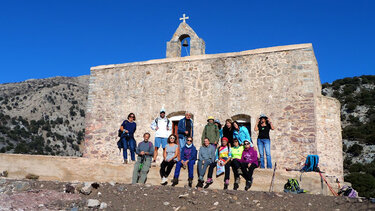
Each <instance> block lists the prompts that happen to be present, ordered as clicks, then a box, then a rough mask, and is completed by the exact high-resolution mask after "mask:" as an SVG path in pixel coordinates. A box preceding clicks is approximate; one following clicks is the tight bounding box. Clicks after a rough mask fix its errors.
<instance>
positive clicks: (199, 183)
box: [195, 179, 204, 188]
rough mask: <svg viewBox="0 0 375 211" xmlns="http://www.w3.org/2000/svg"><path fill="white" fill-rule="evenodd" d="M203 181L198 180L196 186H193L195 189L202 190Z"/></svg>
mask: <svg viewBox="0 0 375 211" xmlns="http://www.w3.org/2000/svg"><path fill="white" fill-rule="evenodd" d="M203 183H204V181H203V180H200V179H198V184H197V185H196V186H195V187H196V188H203Z"/></svg>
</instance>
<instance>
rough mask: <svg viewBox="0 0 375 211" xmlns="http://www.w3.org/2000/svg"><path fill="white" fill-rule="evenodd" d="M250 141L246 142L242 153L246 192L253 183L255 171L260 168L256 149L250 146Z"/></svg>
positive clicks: (241, 160)
mask: <svg viewBox="0 0 375 211" xmlns="http://www.w3.org/2000/svg"><path fill="white" fill-rule="evenodd" d="M250 144H251V143H250V141H249V140H245V141H244V150H243V152H242V156H241V159H240V160H239V161H240V163H241V170H242V176H243V177H244V178H245V180H246V186H245V190H246V191H247V190H249V188H250V187H251V185H252V183H253V173H254V169H255V168H257V167H258V153H257V151H256V150H255V149H254V147H251V146H250Z"/></svg>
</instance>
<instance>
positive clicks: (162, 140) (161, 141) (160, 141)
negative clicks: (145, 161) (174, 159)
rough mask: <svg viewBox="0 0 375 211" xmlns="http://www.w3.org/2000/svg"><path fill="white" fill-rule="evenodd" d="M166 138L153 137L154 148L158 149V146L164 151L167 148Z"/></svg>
mask: <svg viewBox="0 0 375 211" xmlns="http://www.w3.org/2000/svg"><path fill="white" fill-rule="evenodd" d="M167 141H168V138H162V137H155V147H157V148H159V147H160V145H161V147H162V148H163V149H164V148H165V147H166V146H167Z"/></svg>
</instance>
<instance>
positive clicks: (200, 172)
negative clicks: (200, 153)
mask: <svg viewBox="0 0 375 211" xmlns="http://www.w3.org/2000/svg"><path fill="white" fill-rule="evenodd" d="M202 163H203V162H202V161H201V160H199V161H198V176H199V179H200V180H203V178H204V175H205V174H206V170H207V168H208V167H209V166H210V164H211V163H212V162H211V161H210V160H205V161H204V163H203V164H202Z"/></svg>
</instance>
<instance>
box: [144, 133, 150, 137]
mask: <svg viewBox="0 0 375 211" xmlns="http://www.w3.org/2000/svg"><path fill="white" fill-rule="evenodd" d="M145 135H148V137H151V134H150V133H149V132H146V133H144V134H143V137H145Z"/></svg>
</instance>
